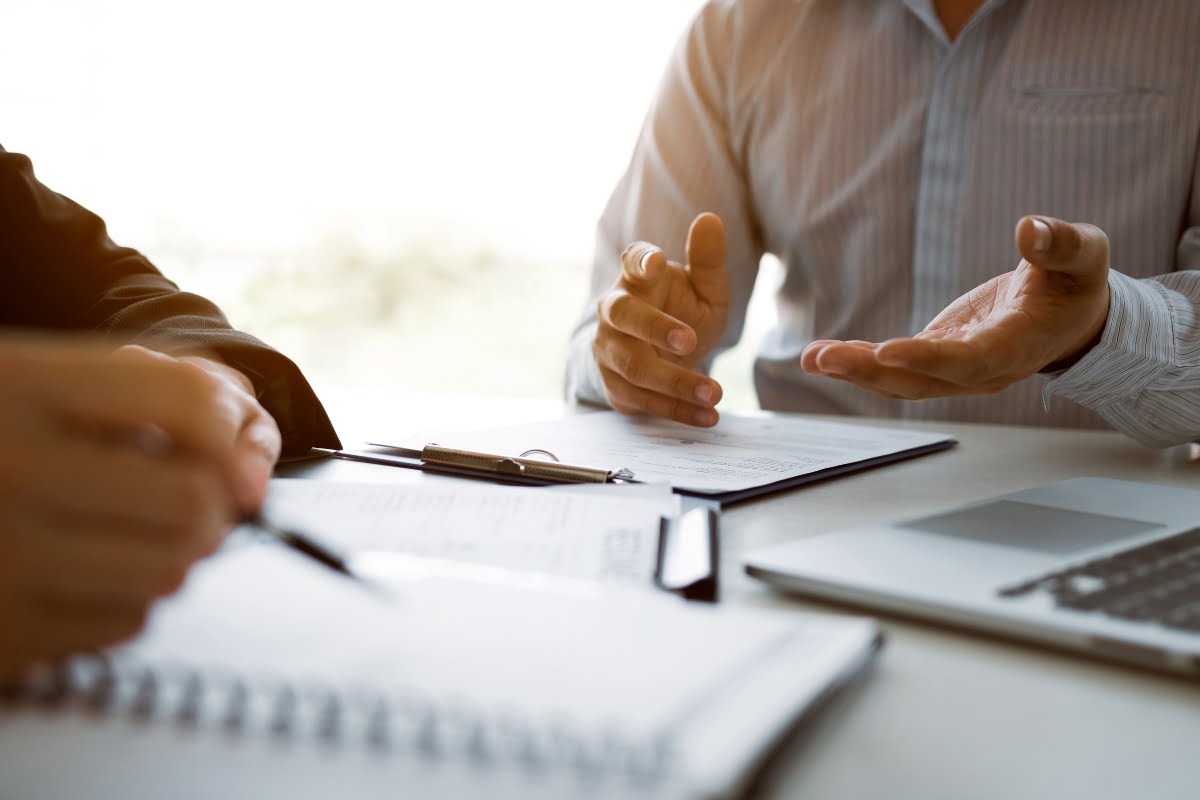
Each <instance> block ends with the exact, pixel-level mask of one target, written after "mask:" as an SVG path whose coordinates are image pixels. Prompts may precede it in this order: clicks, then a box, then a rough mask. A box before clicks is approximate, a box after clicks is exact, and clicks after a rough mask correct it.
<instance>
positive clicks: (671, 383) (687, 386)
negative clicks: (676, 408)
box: [667, 372, 693, 397]
mask: <svg viewBox="0 0 1200 800" xmlns="http://www.w3.org/2000/svg"><path fill="white" fill-rule="evenodd" d="M667 387H668V390H669V391H670V393H671V394H672V395H674V396H675V397H688V396H691V395H692V394H693V389H692V379H691V377H690V376H688V375H686V374H684V373H681V372H676V373H674V374H673V375H671V377H670V378H668V379H667Z"/></svg>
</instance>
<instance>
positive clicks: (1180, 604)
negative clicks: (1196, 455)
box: [746, 478, 1200, 678]
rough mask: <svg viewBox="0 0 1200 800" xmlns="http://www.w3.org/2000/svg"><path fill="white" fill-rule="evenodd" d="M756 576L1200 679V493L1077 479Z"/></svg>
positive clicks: (811, 542)
mask: <svg viewBox="0 0 1200 800" xmlns="http://www.w3.org/2000/svg"><path fill="white" fill-rule="evenodd" d="M746 571H747V572H748V573H749V574H750V575H752V576H754V577H756V578H760V579H762V580H763V581H766V582H767V583H768V584H770V585H772V586H774V587H776V588H779V589H783V590H786V591H792V592H798V593H801V594H805V595H811V596H815V597H820V598H827V599H832V600H837V601H839V602H846V603H851V604H854V605H859V606H865V607H869V608H874V609H879V610H881V611H887V612H894V613H898V614H903V615H908V616H913V617H921V618H926V619H931V620H937V621H939V622H944V623H949V624H951V625H957V626H963V627H967V628H974V629H979V630H984V631H989V632H992V633H998V634H1001V635H1005V636H1011V637H1017V638H1021V639H1028V640H1032V641H1036V642H1040V643H1044V644H1049V645H1054V646H1057V647H1063V648H1069V649H1072V650H1079V651H1083V652H1086V653H1090V654H1093V655H1095V656H1099V657H1101V658H1104V659H1108V660H1114V661H1120V662H1125V663H1130V664H1136V665H1139V666H1144V667H1151V668H1154V669H1158V670H1166V671H1170V672H1176V673H1183V674H1186V675H1190V676H1192V677H1196V678H1200V491H1193V490H1190V489H1177V488H1171V487H1166V486H1155V485H1151V484H1143V483H1130V482H1127V481H1115V480H1106V479H1100V478H1078V479H1075V480H1069V481H1063V482H1060V483H1054V484H1050V485H1047V486H1041V487H1037V488H1034V489H1026V490H1024V491H1020V492H1015V493H1013V494H1008V495H1003V496H1000V497H994V498H991V499H988V500H984V501H981V502H977V503H971V504H969V505H965V506H961V507H959V508H955V509H952V510H949V511H945V512H942V513H936V514H931V515H928V516H924V517H920V518H918V519H911V520H908V521H904V522H894V523H883V524H878V525H872V526H867V527H862V528H855V529H852V530H847V531H841V532H836V533H828V534H823V535H819V536H813V537H810V538H807V539H801V540H799V541H795V542H791V543H789V544H784V545H777V546H774V547H771V548H767V549H764V550H759V551H757V552H753V553H751V554H750V555H749V557H748V558H747V559H746Z"/></svg>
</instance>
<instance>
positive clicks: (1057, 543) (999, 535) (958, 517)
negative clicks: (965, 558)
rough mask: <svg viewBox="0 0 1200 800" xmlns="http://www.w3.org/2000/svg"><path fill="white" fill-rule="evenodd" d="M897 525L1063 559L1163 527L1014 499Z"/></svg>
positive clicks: (1152, 523)
mask: <svg viewBox="0 0 1200 800" xmlns="http://www.w3.org/2000/svg"><path fill="white" fill-rule="evenodd" d="M896 527H897V528H907V529H909V530H916V531H925V532H928V533H937V534H941V535H943V536H953V537H956V538H959V539H972V540H975V541H979V542H987V543H991V544H1002V545H1005V546H1008V547H1020V548H1023V549H1026V550H1038V551H1041V552H1043V553H1053V554H1055V555H1067V554H1069V553H1074V552H1076V551H1078V550H1090V549H1091V548H1093V547H1100V546H1101V545H1105V544H1108V543H1109V542H1115V541H1117V540H1119V539H1123V538H1125V537H1126V536H1132V535H1133V534H1135V533H1142V532H1143V531H1148V530H1152V529H1154V528H1160V527H1162V525H1161V524H1159V523H1157V522H1143V521H1141V520H1136V519H1125V518H1123V517H1109V516H1104V515H1102V514H1090V513H1088V512H1086V511H1067V510H1065V509H1061V508H1050V507H1048V506H1037V505H1033V504H1031V503H1020V502H1017V501H1015V500H997V501H995V502H993V503H987V504H985V505H982V506H976V507H974V508H967V509H961V510H959V511H951V512H948V513H946V514H935V515H933V516H930V517H922V518H921V519H915V520H910V521H908V522H903V523H899V524H897V525H896Z"/></svg>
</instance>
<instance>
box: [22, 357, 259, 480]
mask: <svg viewBox="0 0 1200 800" xmlns="http://www.w3.org/2000/svg"><path fill="white" fill-rule="evenodd" d="M27 358H28V363H26V364H24V367H25V374H24V379H25V385H26V386H27V387H28V388H29V390H30V391H31V392H32V393H33V396H34V397H35V398H36V399H37V400H38V401H39V402H41V403H42V404H43V405H44V406H45V407H46V408H49V409H51V410H52V411H53V412H54V413H56V414H59V415H64V416H66V417H68V418H70V419H73V420H76V421H84V422H87V423H90V424H97V425H107V426H111V427H113V428H122V427H124V428H127V429H130V430H136V429H139V428H143V427H145V426H155V427H158V428H161V429H162V430H163V432H165V433H166V434H167V436H168V437H169V438H170V440H171V442H172V443H173V444H174V445H175V446H177V447H180V448H182V449H184V450H187V451H189V452H195V453H199V454H202V455H204V456H205V457H208V458H211V459H212V460H214V461H215V462H218V463H227V462H228V460H229V456H230V452H231V448H232V446H233V442H234V440H235V439H236V436H237V433H238V431H239V430H240V429H241V426H242V419H241V418H240V415H239V413H238V410H237V408H236V407H235V406H234V405H233V404H232V402H231V399H230V398H229V397H228V396H227V393H223V392H221V391H220V387H219V386H218V385H217V384H216V382H215V381H213V380H212V378H211V377H210V376H208V375H207V374H205V372H204V371H203V370H202V369H200V368H199V367H197V366H195V365H193V364H186V363H183V362H180V361H176V360H174V359H169V360H163V358H162V357H161V356H160V355H159V354H154V353H149V352H142V353H139V352H137V351H136V350H133V349H131V348H124V349H123V350H122V351H121V352H119V353H114V354H112V355H110V356H107V357H104V358H101V357H98V356H97V354H96V353H95V352H93V351H91V350H87V351H79V350H64V349H61V348H47V349H45V350H44V351H38V352H30V353H29V354H28V356H27Z"/></svg>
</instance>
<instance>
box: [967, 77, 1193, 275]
mask: <svg viewBox="0 0 1200 800" xmlns="http://www.w3.org/2000/svg"><path fill="white" fill-rule="evenodd" d="M1006 89H1007V92H1005V97H1003V99H1001V101H1000V102H998V103H994V104H992V105H991V109H990V111H988V112H985V114H984V115H983V117H982V118H981V119H980V139H979V140H978V142H979V145H980V146H981V149H980V160H979V161H978V162H977V164H978V166H979V167H980V168H981V174H980V177H981V178H984V179H985V180H987V181H989V182H990V183H991V186H992V189H993V191H999V192H1000V193H1001V194H1002V196H1004V197H1005V198H1006V199H1007V201H1008V202H1010V203H1012V204H1013V205H1012V207H1011V208H1010V209H1008V211H1009V213H1010V214H1018V215H1019V214H1027V213H1042V214H1050V215H1052V216H1056V217H1060V218H1063V219H1067V220H1072V221H1080V222H1090V223H1092V224H1094V225H1099V226H1100V227H1101V228H1103V229H1104V230H1105V231H1106V232H1107V233H1108V234H1109V238H1110V239H1111V240H1112V242H1113V246H1114V251H1113V255H1114V263H1121V264H1128V263H1129V262H1128V261H1118V260H1117V258H1118V257H1120V258H1134V257H1135V256H1136V261H1137V263H1139V264H1142V263H1146V262H1147V259H1146V257H1147V256H1152V258H1150V259H1149V261H1150V262H1151V263H1154V264H1155V266H1156V268H1159V267H1161V266H1162V262H1163V260H1164V259H1165V260H1168V261H1169V253H1167V250H1166V249H1164V248H1169V246H1172V245H1173V243H1172V241H1170V239H1171V237H1169V236H1159V235H1154V236H1148V235H1147V234H1149V233H1150V232H1151V231H1155V232H1157V231H1159V229H1161V228H1162V227H1163V219H1164V218H1169V219H1172V220H1178V219H1179V218H1180V217H1179V214H1180V213H1181V212H1180V211H1179V209H1178V203H1179V201H1180V200H1181V199H1183V200H1186V197H1183V198H1180V197H1179V194H1180V191H1179V187H1180V182H1179V175H1178V174H1177V171H1178V169H1179V156H1180V155H1181V154H1183V155H1187V156H1188V158H1189V163H1190V152H1191V150H1192V149H1194V142H1192V143H1184V142H1182V141H1181V137H1180V136H1179V135H1178V131H1173V130H1172V128H1173V127H1174V126H1173V125H1172V118H1173V112H1172V107H1173V103H1172V101H1173V98H1172V96H1171V94H1170V92H1168V91H1167V90H1165V89H1160V88H1158V87H1156V86H1153V85H1138V84H1136V83H1129V84H1123V83H1114V84H1109V85H1105V84H1100V85H1087V84H1084V85H1041V84H1032V83H1023V84H1017V85H1011V86H1009V87H1006ZM1164 214H1166V215H1168V216H1167V217H1163V215H1164ZM1014 219H1015V217H1014ZM1139 248H1140V249H1141V251H1143V252H1139ZM1146 250H1148V251H1151V252H1144V251H1146ZM1160 250H1161V251H1162V252H1161V253H1160V252H1159V251H1160ZM1131 266H1132V265H1131ZM1160 271H1161V270H1160Z"/></svg>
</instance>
